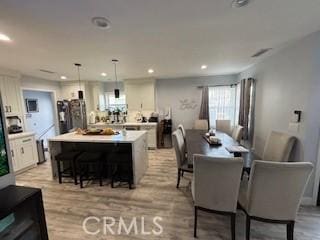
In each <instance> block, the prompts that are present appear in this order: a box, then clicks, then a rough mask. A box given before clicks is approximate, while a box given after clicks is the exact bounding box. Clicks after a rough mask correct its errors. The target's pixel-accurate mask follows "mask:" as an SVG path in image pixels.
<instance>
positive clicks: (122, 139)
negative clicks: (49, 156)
mask: <svg viewBox="0 0 320 240" xmlns="http://www.w3.org/2000/svg"><path fill="white" fill-rule="evenodd" d="M146 133H147V131H127V135H126V136H123V135H122V134H121V133H120V134H118V135H111V136H107V135H81V134H77V133H75V132H72V133H66V134H62V135H58V136H56V137H53V138H50V139H49V141H51V142H92V143H94V142H97V143H114V142H117V143H133V142H135V141H137V140H138V139H139V138H140V137H142V136H143V135H144V134H146Z"/></svg>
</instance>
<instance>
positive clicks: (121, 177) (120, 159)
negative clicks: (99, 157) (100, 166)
mask: <svg viewBox="0 0 320 240" xmlns="http://www.w3.org/2000/svg"><path fill="white" fill-rule="evenodd" d="M131 151H132V146H131V144H125V143H122V144H118V143H115V144H114V145H113V148H112V151H110V152H109V153H108V154H107V161H108V166H109V169H110V172H111V187H112V188H114V183H115V182H120V185H121V183H122V182H126V183H128V185H129V189H132V185H133V171H132V169H133V166H132V154H130V153H131Z"/></svg>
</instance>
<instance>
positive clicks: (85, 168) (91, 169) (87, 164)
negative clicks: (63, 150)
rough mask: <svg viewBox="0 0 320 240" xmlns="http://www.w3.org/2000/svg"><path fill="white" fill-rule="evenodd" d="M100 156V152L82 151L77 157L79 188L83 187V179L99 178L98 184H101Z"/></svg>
mask: <svg viewBox="0 0 320 240" xmlns="http://www.w3.org/2000/svg"><path fill="white" fill-rule="evenodd" d="M102 156H103V154H102V153H100V152H83V153H82V154H80V156H78V157H77V159H76V162H77V166H78V172H79V176H80V188H83V180H95V179H99V183H100V186H102V180H103V176H102V174H103V171H102ZM84 177H86V178H84Z"/></svg>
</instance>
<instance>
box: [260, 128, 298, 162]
mask: <svg viewBox="0 0 320 240" xmlns="http://www.w3.org/2000/svg"><path fill="white" fill-rule="evenodd" d="M295 141H296V137H294V136H291V135H289V134H286V133H281V132H276V131H272V132H271V133H270V135H269V138H268V140H267V144H266V146H265V149H264V151H263V155H262V160H264V161H275V162H288V161H289V157H290V154H291V151H292V149H293V146H294V143H295Z"/></svg>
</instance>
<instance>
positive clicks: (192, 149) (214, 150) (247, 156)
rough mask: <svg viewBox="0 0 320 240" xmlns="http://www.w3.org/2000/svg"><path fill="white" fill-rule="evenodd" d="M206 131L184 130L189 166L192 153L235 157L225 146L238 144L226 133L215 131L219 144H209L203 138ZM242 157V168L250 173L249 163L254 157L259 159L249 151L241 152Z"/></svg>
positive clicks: (191, 163)
mask: <svg viewBox="0 0 320 240" xmlns="http://www.w3.org/2000/svg"><path fill="white" fill-rule="evenodd" d="M206 132H207V131H205V130H195V129H187V130H186V147H187V156H188V164H189V166H192V165H193V155H194V154H203V155H206V156H210V157H223V158H230V157H235V155H234V154H233V153H230V152H229V151H228V150H227V149H226V147H231V146H239V145H240V144H239V143H238V142H237V141H236V140H234V139H233V138H232V137H231V136H229V135H228V134H226V133H223V132H219V131H216V133H215V136H216V137H218V138H219V139H220V140H221V145H220V146H215V145H210V144H209V143H208V141H207V140H206V139H205V138H204V136H205V134H206ZM240 156H241V157H242V158H243V160H244V163H243V169H244V171H246V172H247V173H248V174H249V173H250V169H251V163H252V162H253V160H255V159H259V157H258V156H257V155H255V154H254V153H253V152H251V151H249V152H248V153H241V154H240Z"/></svg>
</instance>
